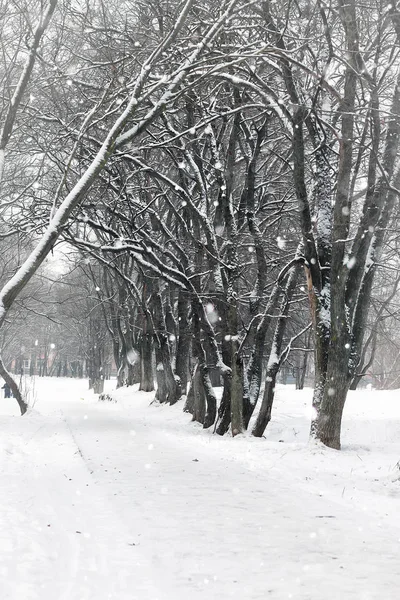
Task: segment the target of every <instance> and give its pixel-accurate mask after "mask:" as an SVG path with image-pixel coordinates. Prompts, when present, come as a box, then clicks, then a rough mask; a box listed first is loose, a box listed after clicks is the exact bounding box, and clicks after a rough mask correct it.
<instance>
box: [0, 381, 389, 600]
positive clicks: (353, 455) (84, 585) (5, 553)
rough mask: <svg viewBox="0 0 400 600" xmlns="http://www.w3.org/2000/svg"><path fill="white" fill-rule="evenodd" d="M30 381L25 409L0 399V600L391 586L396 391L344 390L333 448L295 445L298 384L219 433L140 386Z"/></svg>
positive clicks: (341, 594) (378, 590)
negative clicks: (339, 444) (257, 425)
mask: <svg viewBox="0 0 400 600" xmlns="http://www.w3.org/2000/svg"><path fill="white" fill-rule="evenodd" d="M108 383H109V386H111V385H113V384H112V382H108ZM28 386H29V387H30V388H31V391H30V396H31V399H32V400H35V404H34V408H33V410H32V411H30V413H29V414H27V415H26V416H24V417H23V418H20V417H18V416H17V410H16V407H15V401H13V400H12V399H11V400H5V399H1V401H0V423H1V425H0V426H1V436H0V490H1V495H0V598H1V599H5V600H36V599H39V598H40V600H91V599H93V600H108V599H118V600H128V599H129V600H136V599H138V600H183V599H186V598H188V597H190V598H191V599H192V598H193V599H194V600H196V599H198V598H202V599H204V600H214V599H215V600H216V599H221V600H225V599H230V598H240V599H242V600H256V599H261V598H262V599H265V598H271V599H272V600H281V599H282V600H283V599H286V598H293V599H299V600H317V599H318V600H319V599H320V598H323V599H324V600H339V599H344V600H375V599H376V600H377V599H378V598H379V599H381V598H384V599H385V600H397V598H398V597H399V592H398V576H399V574H400V566H399V563H398V556H399V549H400V520H399V517H398V512H399V511H398V505H399V499H400V482H399V480H398V477H399V475H400V470H399V467H398V466H397V463H398V461H399V459H400V398H399V397H398V392H373V391H371V392H369V391H362V392H361V391H360V392H354V393H351V394H350V397H349V401H348V403H347V406H346V413H345V417H344V430H343V450H342V451H341V452H337V451H334V450H329V449H327V448H323V447H321V446H318V445H309V444H308V428H309V417H310V400H311V391H310V390H305V391H302V392H299V391H295V390H294V389H293V388H292V387H290V386H285V387H284V386H280V387H279V389H278V394H277V400H276V405H275V408H274V413H273V420H272V421H271V423H270V425H269V427H268V429H267V432H266V438H265V439H255V438H251V437H250V436H247V435H243V436H239V437H237V438H235V439H232V438H230V437H224V438H220V437H218V436H215V435H212V432H210V431H204V430H203V429H202V428H201V427H200V426H199V425H198V424H193V423H191V422H190V416H189V415H187V414H184V413H183V412H182V403H178V405H176V406H174V407H170V406H158V405H155V404H152V405H150V402H151V400H152V398H153V394H145V393H143V392H135V391H132V390H131V389H123V390H118V392H113V396H114V397H115V399H116V400H117V402H116V403H100V402H98V401H97V396H94V395H93V394H92V393H91V392H88V391H87V382H86V381H82V380H81V381H80V380H67V379H36V380H35V381H29V380H28ZM110 389H111V388H110Z"/></svg>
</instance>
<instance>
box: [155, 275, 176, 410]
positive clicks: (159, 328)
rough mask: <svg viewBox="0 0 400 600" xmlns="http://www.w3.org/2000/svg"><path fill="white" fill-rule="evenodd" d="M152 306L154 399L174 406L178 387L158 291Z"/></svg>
mask: <svg viewBox="0 0 400 600" xmlns="http://www.w3.org/2000/svg"><path fill="white" fill-rule="evenodd" d="M155 285H156V284H155ZM157 285H158V284H157ZM153 306H154V323H155V328H156V331H155V336H154V341H155V347H156V362H157V367H156V369H157V383H158V384H159V386H160V387H159V389H157V394H156V399H157V400H159V401H160V402H167V401H168V402H169V403H170V404H175V403H176V402H177V401H178V400H179V397H180V396H179V394H180V386H178V385H177V382H176V380H175V376H174V373H173V370H172V365H171V355H170V349H169V341H168V333H167V329H166V326H165V318H164V311H163V306H162V299H161V293H160V291H159V290H158V289H157V290H156V291H155V292H154V294H153Z"/></svg>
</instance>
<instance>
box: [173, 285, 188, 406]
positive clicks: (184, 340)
mask: <svg viewBox="0 0 400 600" xmlns="http://www.w3.org/2000/svg"><path fill="white" fill-rule="evenodd" d="M190 341H191V332H190V300H189V295H188V293H187V292H185V291H182V290H179V298H178V343H177V347H176V367H175V372H176V374H177V376H178V377H179V379H180V382H181V386H182V392H183V394H184V395H186V394H187V387H188V382H189V359H190Z"/></svg>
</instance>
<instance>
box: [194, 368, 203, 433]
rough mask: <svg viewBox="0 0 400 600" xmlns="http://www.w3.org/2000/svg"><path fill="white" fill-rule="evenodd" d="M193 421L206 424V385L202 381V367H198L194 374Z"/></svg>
mask: <svg viewBox="0 0 400 600" xmlns="http://www.w3.org/2000/svg"><path fill="white" fill-rule="evenodd" d="M193 393H194V403H193V421H197V422H198V423H201V424H202V425H203V424H204V418H205V416H206V396H205V393H204V387H203V385H202V382H201V373H200V368H199V367H198V368H197V369H196V370H195V372H194V375H193Z"/></svg>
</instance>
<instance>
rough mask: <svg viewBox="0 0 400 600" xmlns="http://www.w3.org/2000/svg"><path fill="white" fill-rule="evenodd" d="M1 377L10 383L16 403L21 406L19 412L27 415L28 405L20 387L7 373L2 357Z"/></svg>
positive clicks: (0, 364)
mask: <svg viewBox="0 0 400 600" xmlns="http://www.w3.org/2000/svg"><path fill="white" fill-rule="evenodd" d="M0 375H1V377H2V378H3V379H4V381H5V382H6V383H8V385H9V386H10V388H11V391H12V394H13V396H14V398H15V399H16V401H17V402H18V406H19V410H20V411H21V415H24V414H25V413H26V411H27V410H28V404H27V402H26V401H25V400H24V399H23V398H22V395H21V392H20V390H19V387H18V385H17V384H16V382H15V381H14V379H13V377H12V376H11V374H10V373H9V372H8V371H7V369H6V367H5V365H4V363H3V359H2V358H1V357H0Z"/></svg>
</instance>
